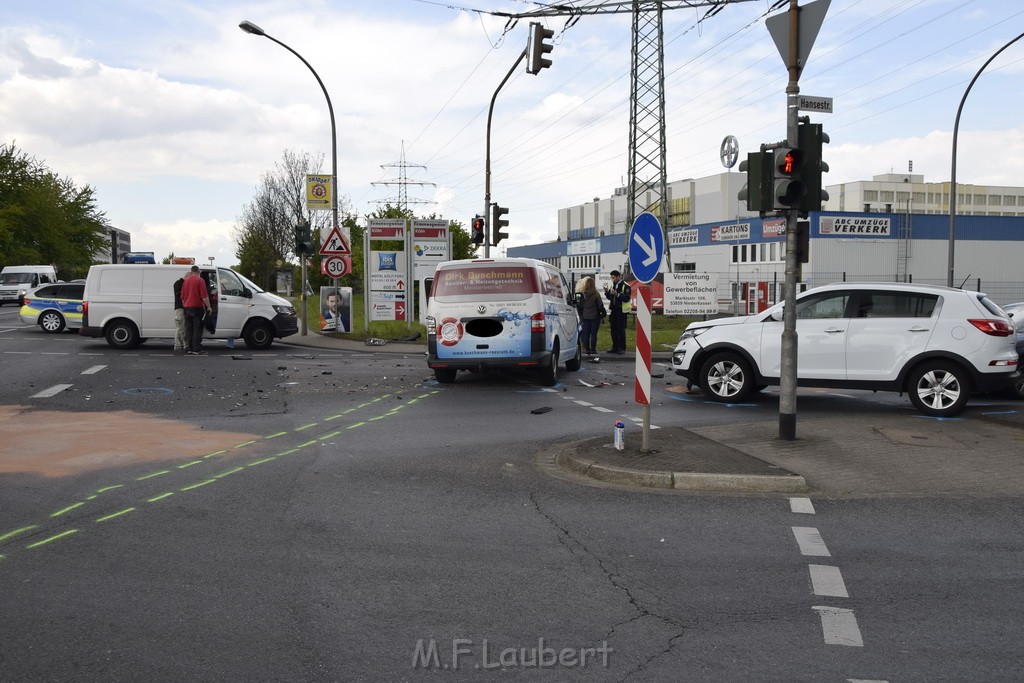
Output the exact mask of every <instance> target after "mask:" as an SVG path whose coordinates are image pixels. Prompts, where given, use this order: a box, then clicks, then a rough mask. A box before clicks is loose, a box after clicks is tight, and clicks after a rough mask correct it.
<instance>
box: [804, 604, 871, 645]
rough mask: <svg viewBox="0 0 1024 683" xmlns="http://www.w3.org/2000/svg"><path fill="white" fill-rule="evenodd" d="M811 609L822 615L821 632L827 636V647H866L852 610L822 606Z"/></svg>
mask: <svg viewBox="0 0 1024 683" xmlns="http://www.w3.org/2000/svg"><path fill="white" fill-rule="evenodd" d="M811 609H816V610H818V614H820V615H821V631H822V633H823V635H824V636H825V644H826V645H846V646H849V647H864V640H863V638H861V637H860V628H858V627H857V617H856V616H855V615H854V614H853V610H852V609H843V608H842V607H824V606H821V605H816V606H814V607H812V608H811Z"/></svg>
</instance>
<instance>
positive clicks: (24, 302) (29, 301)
mask: <svg viewBox="0 0 1024 683" xmlns="http://www.w3.org/2000/svg"><path fill="white" fill-rule="evenodd" d="M21 305H22V306H31V305H32V299H27V298H26V299H22V300H21Z"/></svg>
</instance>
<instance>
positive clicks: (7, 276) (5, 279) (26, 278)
mask: <svg viewBox="0 0 1024 683" xmlns="http://www.w3.org/2000/svg"><path fill="white" fill-rule="evenodd" d="M22 282H32V273H4V274H3V275H0V284H2V285H20V284H21V283H22Z"/></svg>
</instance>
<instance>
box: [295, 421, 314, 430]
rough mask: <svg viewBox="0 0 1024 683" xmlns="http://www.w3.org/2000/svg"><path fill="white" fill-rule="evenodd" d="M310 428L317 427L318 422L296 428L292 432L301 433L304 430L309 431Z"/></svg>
mask: <svg viewBox="0 0 1024 683" xmlns="http://www.w3.org/2000/svg"><path fill="white" fill-rule="evenodd" d="M310 427H316V422H310V423H309V424H308V425H302V426H301V427H296V428H295V429H293V430H292V431H293V432H301V431H302V430H304V429H309V428H310Z"/></svg>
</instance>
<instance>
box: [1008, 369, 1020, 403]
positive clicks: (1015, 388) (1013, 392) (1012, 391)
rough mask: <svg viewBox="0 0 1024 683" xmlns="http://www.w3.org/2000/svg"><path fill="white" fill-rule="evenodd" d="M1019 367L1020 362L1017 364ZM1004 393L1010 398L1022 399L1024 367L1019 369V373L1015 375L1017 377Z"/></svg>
mask: <svg viewBox="0 0 1024 683" xmlns="http://www.w3.org/2000/svg"><path fill="white" fill-rule="evenodd" d="M1017 365H1018V367H1020V363H1018V364H1017ZM1006 393H1007V394H1008V395H1009V396H1010V398H1016V399H1022V400H1024V368H1022V369H1021V371H1020V374H1019V375H1017V379H1016V380H1014V382H1013V384H1012V385H1010V388H1009V389H1007V390H1006Z"/></svg>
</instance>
